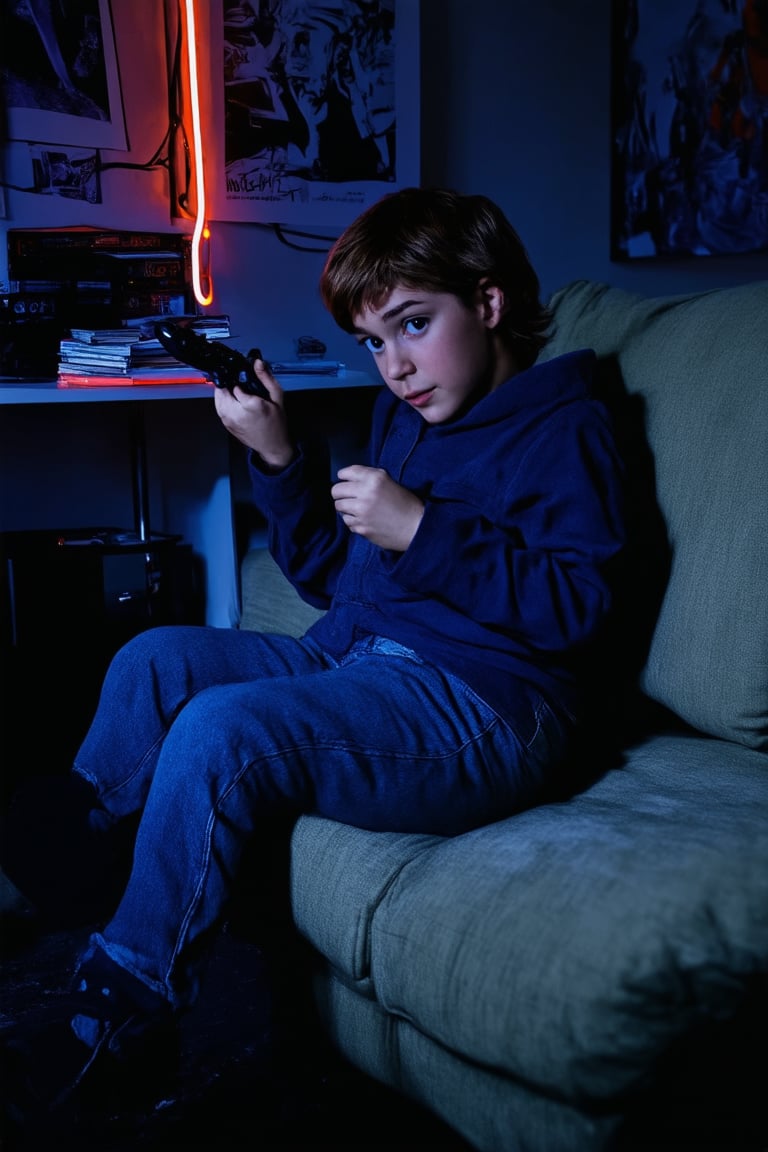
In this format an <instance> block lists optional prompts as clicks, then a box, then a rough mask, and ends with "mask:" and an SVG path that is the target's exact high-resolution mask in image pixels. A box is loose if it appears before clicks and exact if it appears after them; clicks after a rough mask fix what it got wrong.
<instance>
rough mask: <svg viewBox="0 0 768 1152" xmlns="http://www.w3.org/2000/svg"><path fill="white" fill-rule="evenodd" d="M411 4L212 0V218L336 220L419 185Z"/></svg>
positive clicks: (414, 9) (415, 33)
mask: <svg viewBox="0 0 768 1152" xmlns="http://www.w3.org/2000/svg"><path fill="white" fill-rule="evenodd" d="M418 8H419V5H418V0H365V2H361V0H327V2H325V3H316V2H314V0H260V2H256V0H254V3H252V4H249V3H232V2H231V0H213V2H212V3H211V6H210V13H211V17H210V18H211V28H210V46H211V75H210V92H209V100H210V110H211V116H212V122H213V132H212V134H209V135H210V139H206V150H205V161H206V190H207V197H208V206H209V212H208V215H209V217H210V219H212V220H233V221H247V222H261V223H275V224H286V225H291V224H293V225H295V224H301V223H304V224H312V225H329V226H331V227H334V228H335V227H337V226H344V225H346V224H347V223H349V222H350V221H351V220H352V219H353V218H354V217H355V216H357V215H358V214H359V213H360V212H361V211H362V210H363V209H364V208H365V207H367V206H368V205H369V204H372V203H373V202H374V201H376V200H378V199H379V198H380V197H381V196H383V195H384V194H385V193H386V192H389V191H394V190H395V189H396V188H399V187H404V186H406V185H410V184H417V183H418V178H419V124H420V120H419V29H418V17H419V12H418Z"/></svg>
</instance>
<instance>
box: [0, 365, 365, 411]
mask: <svg viewBox="0 0 768 1152" xmlns="http://www.w3.org/2000/svg"><path fill="white" fill-rule="evenodd" d="M377 384H380V381H379V380H375V379H374V378H373V377H371V376H368V374H367V373H365V372H350V371H349V370H347V369H344V370H342V371H341V372H339V374H338V375H337V376H320V375H312V374H307V375H306V376H291V375H287V376H282V377H281V378H280V385H281V387H282V388H283V391H285V392H310V391H318V390H320V389H326V390H327V389H332V388H366V387H371V386H375V385H377ZM212 396H213V384H157V385H155V384H151V385H144V384H140V385H139V384H135V385H127V386H126V385H122V386H120V385H116V386H115V387H114V388H109V387H106V388H102V387H99V388H58V387H57V386H56V381H55V380H23V381H22V380H0V404H88V403H91V404H93V403H98V404H103V403H105V402H107V401H116V400H205V399H210V398H211V397H212Z"/></svg>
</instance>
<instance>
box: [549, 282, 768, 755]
mask: <svg viewBox="0 0 768 1152" xmlns="http://www.w3.org/2000/svg"><path fill="white" fill-rule="evenodd" d="M552 304H553V306H554V308H555V324H556V331H555V335H554V338H553V340H552V342H551V344H550V345H549V346H548V347H547V348H546V349H545V353H544V354H545V355H546V356H547V357H551V356H555V355H559V354H560V353H562V352H565V351H569V350H571V349H574V348H578V347H586V346H588V347H592V348H594V349H595V351H596V352H597V354H598V356H599V357H600V358H601V361H602V364H603V368H604V370H606V377H608V376H609V375H610V376H611V378H615V377H613V374H612V373H609V372H608V371H607V369H608V367H609V365H610V366H612V365H614V364H615V363H616V362H618V366H619V368H620V372H621V377H622V378H623V384H624V387H625V388H626V390H627V392H628V393H629V394H630V395H635V396H640V397H642V401H643V406H644V409H645V430H646V433H647V437H648V440H649V443H650V448H651V452H652V455H653V459H654V463H655V483H656V495H657V499H658V503H659V506H660V509H661V513H662V516H663V519H664V522H665V525H666V530H667V534H668V538H669V544H670V548H671V572H670V576H669V582H668V585H667V588H666V592H665V595H664V598H663V602H662V604H661V611H660V613H659V616H658V621H657V625H656V628H655V631H654V633H653V638H652V642H651V645H650V650H649V652H648V657H647V661H646V663H645V668H644V670H643V673H642V678H641V684H642V687H643V689H644V690H645V692H646V693H647V694H648V695H649V696H650V697H652V698H653V699H654V700H656V701H658V702H659V703H661V704H663V705H664V706H666V707H667V708H670V709H671V710H672V711H673V712H675V713H676V714H677V715H678V716H680V717H681V718H682V719H683V720H685V721H686V722H687V723H689V724H692V725H693V726H694V727H696V728H698V729H699V730H700V731H702V732H707V733H710V734H711V735H714V736H722V737H726V738H729V739H732V740H736V741H740V742H742V743H743V744H746V745H748V746H751V747H754V748H762V749H768V281H764V282H758V283H753V284H746V285H743V286H739V287H735V288H726V289H718V290H715V291H710V292H704V293H700V294H689V295H679V296H669V297H657V298H646V297H644V296H639V295H635V294H632V293H628V292H625V291H622V290H620V289H616V288H612V287H609V286H608V285H606V284H599V283H591V282H587V281H576V282H575V283H573V284H570V285H568V286H567V287H566V288H564V289H562V290H561V291H560V292H558V293H556V294H555V296H554V297H553V299H552Z"/></svg>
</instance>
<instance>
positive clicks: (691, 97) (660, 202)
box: [611, 0, 768, 260]
mask: <svg viewBox="0 0 768 1152" xmlns="http://www.w3.org/2000/svg"><path fill="white" fill-rule="evenodd" d="M613 54H614V56H613V65H614V73H613V107H612V118H613V134H612V148H613V155H612V220H611V257H612V259H614V260H629V259H634V258H642V257H660V258H669V257H673V258H674V257H682V256H713V255H730V256H732V255H739V254H743V253H749V252H759V251H763V250H766V249H768V2H766V0H728V2H725V0H679V2H678V3H675V4H670V3H668V0H614V45H613Z"/></svg>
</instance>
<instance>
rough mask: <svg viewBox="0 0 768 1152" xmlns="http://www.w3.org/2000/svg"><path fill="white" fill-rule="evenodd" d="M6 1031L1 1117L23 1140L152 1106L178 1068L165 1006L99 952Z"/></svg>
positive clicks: (172, 1023)
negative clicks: (68, 983) (70, 984)
mask: <svg viewBox="0 0 768 1152" xmlns="http://www.w3.org/2000/svg"><path fill="white" fill-rule="evenodd" d="M113 977H115V978H114V979H113ZM126 989H130V990H131V992H136V998H134V997H133V996H131V995H129V994H128V993H127V991H126ZM9 1031H10V1035H9V1037H8V1038H7V1039H5V1038H4V1043H3V1049H2V1096H3V1104H4V1112H5V1117H6V1120H7V1121H9V1122H10V1123H11V1125H13V1126H14V1127H15V1128H16V1130H17V1131H18V1132H19V1133H20V1134H23V1136H25V1137H29V1136H39V1135H40V1134H44V1133H52V1132H53V1131H56V1132H57V1133H59V1134H60V1133H61V1126H62V1125H66V1126H69V1127H71V1128H72V1129H73V1130H76V1129H77V1127H78V1125H83V1124H87V1126H88V1127H93V1126H94V1124H95V1123H97V1122H98V1120H99V1119H100V1118H103V1119H104V1120H106V1119H108V1118H110V1117H114V1116H115V1115H116V1114H118V1115H119V1114H120V1113H132V1112H136V1111H137V1110H142V1109H146V1108H148V1107H151V1105H152V1104H153V1103H154V1102H156V1101H157V1100H158V1099H159V1098H160V1097H161V1096H162V1095H163V1092H164V1091H165V1090H167V1088H168V1086H169V1085H170V1084H172V1083H173V1080H174V1077H175V1075H176V1073H177V1071H178V1062H179V1039H178V1030H177V1025H176V1019H175V1017H174V1015H173V1013H172V1011H171V1009H170V1007H169V1006H168V1004H167V1003H166V1002H165V1001H164V1000H163V999H162V998H161V997H159V996H156V995H155V994H154V993H153V992H152V991H151V990H150V989H148V988H147V987H146V986H145V985H143V984H141V982H140V981H138V980H136V979H135V978H134V977H132V976H131V975H130V974H129V973H127V972H125V971H124V970H123V969H121V968H118V967H117V965H114V964H112V962H111V961H110V960H108V958H107V957H105V956H104V955H103V954H101V953H100V954H99V957H98V958H97V959H95V960H94V959H93V958H92V959H91V960H86V961H85V962H84V964H83V965H82V967H81V968H80V970H79V972H78V975H77V977H76V987H75V988H74V990H73V991H68V992H63V993H59V994H57V995H54V996H51V998H50V1002H49V1003H48V1004H45V1005H44V1006H42V1007H41V1008H39V1009H38V1010H37V1011H35V1012H31V1013H29V1014H27V1015H26V1016H23V1017H21V1018H20V1019H19V1021H18V1022H17V1024H16V1025H15V1026H14V1027H13V1029H12V1030H9Z"/></svg>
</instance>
